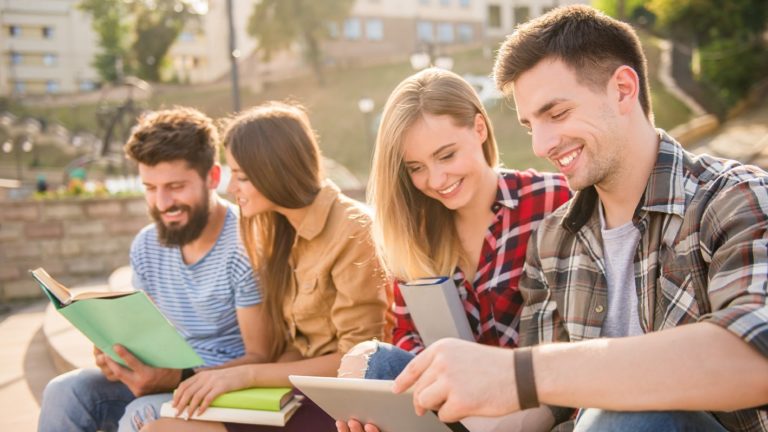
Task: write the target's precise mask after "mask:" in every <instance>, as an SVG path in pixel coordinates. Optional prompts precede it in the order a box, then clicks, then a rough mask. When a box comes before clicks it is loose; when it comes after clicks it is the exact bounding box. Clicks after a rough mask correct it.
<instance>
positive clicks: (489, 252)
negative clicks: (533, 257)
mask: <svg viewBox="0 0 768 432" xmlns="http://www.w3.org/2000/svg"><path fill="white" fill-rule="evenodd" d="M570 196H571V191H570V189H568V183H567V182H566V180H565V177H563V176H561V175H559V174H549V173H538V172H536V171H534V170H527V171H510V170H500V172H499V188H498V190H497V192H496V201H495V203H494V204H493V207H492V210H493V212H494V213H495V214H496V219H495V220H494V221H493V223H492V224H491V226H490V227H488V230H487V231H486V233H485V240H484V241H483V247H482V251H481V253H480V261H479V263H478V266H477V272H476V273H475V279H474V281H468V280H466V279H465V277H464V273H463V272H462V271H461V270H460V269H459V268H458V267H457V268H456V271H455V273H454V275H453V280H454V282H455V283H456V286H457V287H458V288H459V297H460V298H461V300H462V302H463V303H464V309H465V311H466V312H467V318H468V319H469V324H470V327H471V328H472V332H473V333H474V335H475V339H476V340H477V341H478V342H480V343H483V344H486V345H493V346H502V347H516V346H517V343H518V325H519V323H520V310H521V308H522V304H523V299H522V297H521V296H520V291H519V290H518V286H517V285H518V280H519V279H520V275H521V274H522V271H523V263H524V262H525V249H526V245H527V244H528V237H529V236H530V235H531V232H532V231H533V230H535V229H536V227H537V226H538V225H539V223H541V221H542V220H543V219H544V217H545V216H546V215H548V214H550V213H552V212H553V211H554V210H555V209H556V208H558V207H559V206H560V205H561V204H563V203H565V202H566V201H567V200H568V198H570ZM393 310H394V315H395V319H396V322H395V329H394V334H393V343H394V344H395V345H396V346H398V347H399V348H402V349H404V350H406V351H410V352H414V353H417V352H419V351H421V350H423V349H424V344H423V343H422V341H421V338H420V337H419V335H418V333H417V332H416V329H415V327H414V325H413V321H412V320H411V317H410V315H409V314H408V308H407V307H406V306H405V301H404V300H403V297H402V294H401V293H400V289H399V287H398V286H397V284H395V304H394V309H393Z"/></svg>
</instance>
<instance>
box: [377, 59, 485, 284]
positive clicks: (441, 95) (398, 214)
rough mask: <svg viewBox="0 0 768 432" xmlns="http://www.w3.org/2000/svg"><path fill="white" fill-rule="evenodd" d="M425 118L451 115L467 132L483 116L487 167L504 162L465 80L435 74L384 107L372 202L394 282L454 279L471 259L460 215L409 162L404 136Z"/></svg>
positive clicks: (418, 79) (407, 84)
mask: <svg viewBox="0 0 768 432" xmlns="http://www.w3.org/2000/svg"><path fill="white" fill-rule="evenodd" d="M424 114H431V115H436V116H440V115H448V116H450V117H451V118H452V120H453V122H454V124H455V125H457V126H461V127H467V128H471V127H473V125H474V124H475V118H476V117H477V115H478V114H480V115H481V116H482V118H483V120H484V121H485V124H486V127H487V130H488V137H487V138H486V140H485V142H484V143H483V155H484V157H485V161H486V162H487V163H488V166H490V167H493V168H495V167H496V166H497V164H498V159H499V154H498V149H497V147H496V139H495V138H494V135H493V128H492V127H491V122H490V120H489V119H488V114H487V113H486V111H485V108H484V107H483V104H482V102H480V98H479V97H478V96H477V93H476V92H475V90H474V89H473V88H472V86H471V85H470V84H469V83H467V82H466V81H465V80H464V79H463V78H461V77H460V76H458V75H456V74H455V73H453V72H449V71H446V70H442V69H435V68H431V69H425V70H423V71H421V72H419V73H416V74H415V75H412V76H410V77H408V78H406V79H405V80H403V82H401V83H400V84H399V85H398V86H397V88H395V90H394V91H393V92H392V94H391V95H390V96H389V99H388V100H387V103H386V105H385V106H384V113H383V115H382V120H381V126H380V128H379V134H378V136H377V138H376V151H375V153H374V156H373V167H372V170H371V176H370V179H369V180H368V196H369V197H370V204H371V205H372V207H373V208H374V210H375V212H376V216H375V218H374V222H373V235H374V239H375V240H376V247H377V249H378V252H379V256H380V257H382V259H383V260H384V265H385V266H386V267H387V269H388V270H389V272H390V273H391V274H392V275H393V276H394V277H396V278H398V279H400V280H405V281H409V280H413V279H416V278H420V277H427V276H438V275H449V274H452V273H453V271H454V270H455V268H456V266H457V265H458V264H459V261H460V260H462V259H465V258H466V257H465V256H464V255H465V254H464V253H463V252H462V251H463V248H462V246H461V242H460V241H459V234H458V232H457V231H456V226H455V224H454V212H453V211H452V210H449V209H447V208H446V207H445V206H443V205H442V204H441V203H440V202H439V201H437V200H435V199H432V198H429V197H427V196H426V195H424V194H423V193H421V192H420V191H419V190H418V189H416V187H415V186H414V185H413V183H412V182H411V178H410V176H409V175H408V172H407V171H406V168H405V164H404V162H403V154H404V149H403V147H404V144H403V140H404V136H405V134H406V132H407V131H408V129H409V128H410V127H411V126H413V124H414V123H415V122H416V121H417V120H418V119H420V118H421V117H422V116H423V115H424Z"/></svg>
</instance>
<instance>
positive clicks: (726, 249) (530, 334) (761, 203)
mask: <svg viewBox="0 0 768 432" xmlns="http://www.w3.org/2000/svg"><path fill="white" fill-rule="evenodd" d="M766 186H768V174H766V173H765V172H764V171H762V170H760V169H758V168H756V167H752V166H745V165H741V164H739V163H737V162H734V161H729V160H723V159H717V158H714V157H711V156H707V155H703V156H698V157H697V156H695V155H693V154H691V153H688V152H686V151H684V150H683V149H682V147H681V146H680V145H679V144H678V143H677V142H675V141H674V140H673V139H672V138H671V137H669V136H668V135H667V134H666V133H664V132H663V131H660V146H659V153H658V159H657V162H656V165H655V167H654V169H653V172H652V173H651V176H650V178H649V181H648V185H647V187H646V190H645V193H644V195H643V197H642V199H641V201H640V203H639V205H638V207H637V209H636V210H635V214H634V217H633V221H634V224H635V225H636V226H637V228H638V229H639V230H640V233H641V240H640V242H639V244H638V247H637V251H636V253H635V260H634V270H635V288H636V290H637V295H638V309H639V310H638V313H639V318H640V325H641V326H642V328H643V330H644V331H645V332H651V331H659V330H664V329H668V328H672V327H676V326H679V325H685V324H689V323H695V322H701V321H707V322H710V323H714V324H717V325H719V326H722V327H723V328H725V329H727V330H729V331H731V332H733V333H734V334H735V335H737V336H738V337H740V338H741V339H743V340H744V342H745V343H748V344H749V345H751V346H752V347H753V348H755V349H756V350H757V351H758V352H760V353H761V354H763V355H764V356H766V357H768V229H767V228H768V187H766ZM597 206H598V197H597V192H596V190H595V188H594V187H591V188H587V189H585V190H583V191H581V192H579V193H577V194H576V196H575V197H574V198H573V199H572V200H571V202H570V203H569V204H568V205H565V206H563V207H561V208H560V209H559V210H558V211H557V212H555V213H554V214H553V215H552V216H551V217H549V218H547V219H546V220H545V221H544V222H543V223H542V224H541V225H540V227H539V230H538V231H537V232H536V233H534V235H533V236H532V237H531V240H530V243H529V245H530V247H529V249H528V254H527V257H526V266H525V274H524V275H523V277H522V279H521V282H520V287H521V290H522V291H523V297H524V299H525V306H524V309H523V316H522V321H521V345H534V344H539V343H547V342H555V341H581V340H586V339H592V338H598V337H600V332H601V326H602V323H603V319H604V317H605V314H606V305H607V292H608V291H607V286H606V280H605V263H604V259H603V251H602V244H603V243H602V240H601V237H600V221H599V216H598V209H597ZM695 365H696V363H695V359H692V363H691V367H695ZM574 373H578V372H577V371H574ZM714 414H715V416H716V417H717V419H718V420H719V421H720V422H721V423H722V424H723V425H724V426H725V427H727V428H728V429H730V430H737V431H768V407H762V408H759V409H749V410H741V411H736V412H729V413H721V412H718V413H714Z"/></svg>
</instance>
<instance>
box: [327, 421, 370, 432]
mask: <svg viewBox="0 0 768 432" xmlns="http://www.w3.org/2000/svg"><path fill="white" fill-rule="evenodd" d="M336 430H337V431H338V432H379V428H377V427H376V426H374V425H372V424H370V423H367V424H366V425H365V427H363V425H362V424H360V422H359V421H357V420H349V421H347V422H346V423H345V422H343V421H341V420H336Z"/></svg>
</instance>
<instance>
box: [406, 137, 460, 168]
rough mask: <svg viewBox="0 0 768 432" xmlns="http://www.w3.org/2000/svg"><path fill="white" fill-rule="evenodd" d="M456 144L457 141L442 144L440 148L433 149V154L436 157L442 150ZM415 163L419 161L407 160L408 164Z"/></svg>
mask: <svg viewBox="0 0 768 432" xmlns="http://www.w3.org/2000/svg"><path fill="white" fill-rule="evenodd" d="M455 145H456V143H455V142H452V143H448V144H445V145H442V146H440V148H438V149H437V150H435V151H433V152H432V155H431V156H432V157H435V156H437V155H438V154H440V153H441V152H443V151H444V150H445V149H447V148H449V147H451V146H455ZM415 163H419V162H418V161H405V164H406V165H408V164H415Z"/></svg>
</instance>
